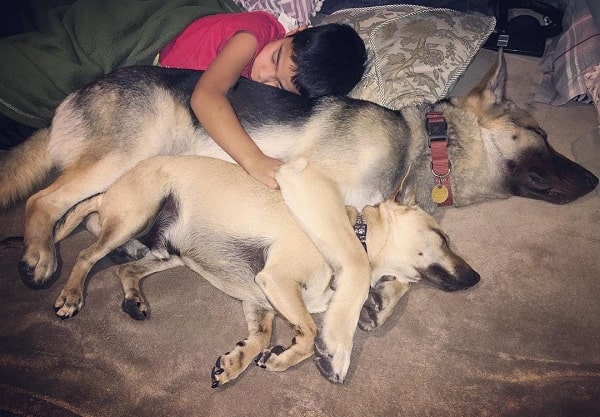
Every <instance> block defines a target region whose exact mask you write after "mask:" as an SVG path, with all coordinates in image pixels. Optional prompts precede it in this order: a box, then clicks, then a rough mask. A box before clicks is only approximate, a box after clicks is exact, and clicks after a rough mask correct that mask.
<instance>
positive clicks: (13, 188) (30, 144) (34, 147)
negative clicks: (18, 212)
mask: <svg viewBox="0 0 600 417" xmlns="http://www.w3.org/2000/svg"><path fill="white" fill-rule="evenodd" d="M49 140H50V132H49V129H47V128H46V129H40V130H38V131H37V132H35V133H34V134H33V135H32V136H31V137H30V138H28V139H27V140H26V141H25V142H23V143H22V144H20V145H19V146H17V147H15V148H13V149H11V150H9V151H7V152H6V153H4V154H0V209H1V208H6V207H8V206H10V205H11V204H14V203H15V202H17V201H18V200H20V199H22V198H25V197H28V196H29V195H30V194H31V193H32V191H33V190H34V189H35V187H37V186H39V185H40V184H41V183H42V181H44V180H45V179H46V178H47V177H48V174H49V173H50V171H51V170H52V168H53V164H52V160H51V158H50V154H49V152H48V142H49Z"/></svg>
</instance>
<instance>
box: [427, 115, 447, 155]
mask: <svg viewBox="0 0 600 417" xmlns="http://www.w3.org/2000/svg"><path fill="white" fill-rule="evenodd" d="M426 117H427V120H426V121H425V127H426V129H427V141H428V146H429V147H431V142H432V141H442V140H444V141H445V140H448V123H446V119H444V116H443V114H442V112H433V111H432V112H429V113H427V115H426Z"/></svg>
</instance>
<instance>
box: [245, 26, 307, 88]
mask: <svg viewBox="0 0 600 417" xmlns="http://www.w3.org/2000/svg"><path fill="white" fill-rule="evenodd" d="M295 73H296V69H295V66H294V63H293V62H292V38H291V37H285V38H282V39H279V40H276V41H273V42H269V43H268V44H267V45H266V46H265V47H264V48H263V49H262V50H261V51H260V52H259V53H258V55H257V56H256V59H255V60H254V64H252V72H251V74H250V75H251V77H252V80H254V81H258V82H259V83H263V84H268V85H271V86H273V87H277V88H283V89H284V90H287V91H291V92H292V93H296V94H300V92H299V91H298V89H297V88H296V87H295V86H294V83H292V77H293V76H294V74H295Z"/></svg>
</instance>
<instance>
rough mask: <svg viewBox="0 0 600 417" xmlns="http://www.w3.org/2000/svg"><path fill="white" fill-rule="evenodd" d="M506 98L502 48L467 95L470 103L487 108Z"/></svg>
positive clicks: (504, 62) (504, 61)
mask: <svg viewBox="0 0 600 417" xmlns="http://www.w3.org/2000/svg"><path fill="white" fill-rule="evenodd" d="M505 99H506V60H505V59H504V52H503V51H502V48H500V49H499V50H498V56H497V57H496V62H495V63H494V65H492V67H491V68H490V69H489V70H488V72H487V74H486V75H485V76H484V77H483V79H482V80H481V81H480V82H479V84H477V85H476V86H475V87H474V88H473V89H472V90H471V91H470V92H469V94H468V95H467V101H468V102H470V103H471V104H472V105H474V106H477V107H479V108H480V109H481V108H487V107H490V106H493V105H495V104H500V103H502V102H503V101H504V100H505Z"/></svg>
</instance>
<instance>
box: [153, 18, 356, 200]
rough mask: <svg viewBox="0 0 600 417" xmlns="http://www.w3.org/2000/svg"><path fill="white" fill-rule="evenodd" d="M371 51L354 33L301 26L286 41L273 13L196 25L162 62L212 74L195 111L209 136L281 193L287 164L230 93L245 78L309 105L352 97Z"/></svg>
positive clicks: (200, 87) (198, 90) (195, 99)
mask: <svg viewBox="0 0 600 417" xmlns="http://www.w3.org/2000/svg"><path fill="white" fill-rule="evenodd" d="M366 56H367V55H366V50H365V46H364V43H363V41H362V40H361V39H360V37H359V36H358V34H357V33H356V32H355V31H354V30H353V29H352V28H351V27H350V26H347V25H337V24H333V25H324V26H317V27H313V28H308V29H307V28H306V26H302V27H300V28H298V29H296V30H294V31H292V32H288V33H287V34H286V33H285V30H284V28H283V26H282V25H281V24H280V23H278V22H277V20H276V19H275V18H274V17H273V16H271V15H270V14H268V13H265V12H245V13H228V14H219V15H212V16H207V17H203V18H200V19H198V20H196V21H195V22H193V23H192V24H190V25H189V26H188V27H187V28H186V29H185V30H184V31H183V32H182V33H181V34H180V35H178V36H177V38H175V39H174V40H173V41H171V42H170V43H169V44H167V46H165V47H164V48H163V49H162V50H161V51H160V54H159V63H160V65H162V66H168V67H179V68H191V69H202V70H205V72H204V74H203V75H202V77H201V78H200V80H199V81H198V83H197V85H196V86H195V88H194V92H193V94H192V98H191V107H192V110H193V111H194V113H195V115H196V117H197V118H198V120H199V121H200V123H201V124H202V126H203V127H204V129H206V131H207V132H208V134H209V135H210V136H211V137H212V138H213V140H214V141H215V142H217V144H218V145H219V146H221V148H223V150H225V152H227V153H228V154H229V155H230V156H231V157H232V158H233V159H234V160H235V161H236V162H237V163H238V164H239V165H240V166H242V167H243V168H244V170H245V171H246V172H247V173H248V174H250V175H251V176H252V177H253V178H254V179H256V180H258V181H260V182H262V183H263V184H265V185H266V186H267V187H269V188H273V189H276V188H278V185H277V182H276V181H275V171H276V170H277V168H279V166H280V165H281V163H282V162H281V161H279V160H277V159H274V158H271V157H269V156H267V155H265V154H263V153H262V151H260V149H259V148H258V147H257V146H256V144H255V143H254V142H253V141H252V139H251V138H250V137H249V136H248V134H247V133H246V132H245V130H244V129H243V127H242V125H241V124H240V122H239V120H238V119H237V116H236V115H235V112H234V111H233V108H232V107H231V104H230V103H229V100H228V99H227V92H228V91H229V89H231V88H232V87H233V86H234V85H235V83H236V82H237V80H238V79H239V77H240V76H244V77H247V78H250V79H252V80H254V81H258V82H261V83H264V84H268V85H271V86H274V87H277V88H283V89H285V90H288V91H291V92H293V93H296V94H302V95H305V96H308V97H318V96H323V95H331V94H340V95H345V94H347V93H348V92H350V90H351V89H352V88H353V87H354V86H355V85H356V83H358V81H359V80H360V78H361V77H362V75H363V72H364V65H365V61H366Z"/></svg>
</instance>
